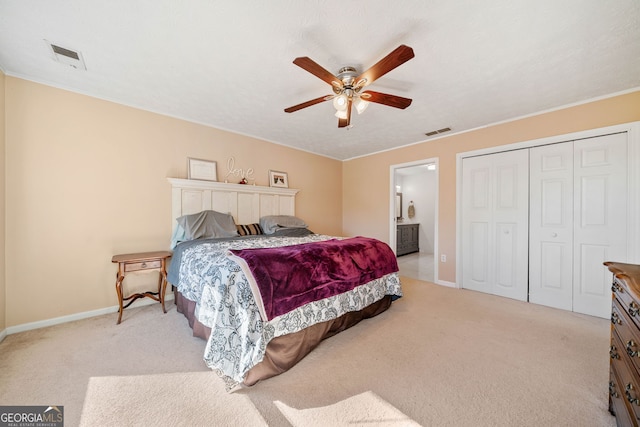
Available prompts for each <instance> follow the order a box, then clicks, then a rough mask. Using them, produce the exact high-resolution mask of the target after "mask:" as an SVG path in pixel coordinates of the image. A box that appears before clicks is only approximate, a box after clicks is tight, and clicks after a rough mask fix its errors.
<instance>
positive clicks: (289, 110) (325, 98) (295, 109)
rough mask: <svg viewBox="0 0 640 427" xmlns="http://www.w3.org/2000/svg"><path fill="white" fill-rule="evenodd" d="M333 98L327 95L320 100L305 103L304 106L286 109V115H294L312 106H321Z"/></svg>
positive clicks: (299, 105)
mask: <svg viewBox="0 0 640 427" xmlns="http://www.w3.org/2000/svg"><path fill="white" fill-rule="evenodd" d="M332 98H333V95H325V96H321V97H320V98H316V99H312V100H310V101H307V102H303V103H302V104H298V105H294V106H293V107H289V108H285V109H284V112H285V113H293V112H294V111H298V110H302V109H303V108H307V107H311V106H312V105H316V104H319V103H321V102H324V101H328V100H330V99H332Z"/></svg>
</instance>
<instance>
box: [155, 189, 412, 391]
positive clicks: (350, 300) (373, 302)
mask: <svg viewBox="0 0 640 427" xmlns="http://www.w3.org/2000/svg"><path fill="white" fill-rule="evenodd" d="M170 182H171V184H172V186H173V204H172V206H173V209H172V217H173V218H174V220H173V235H172V242H171V245H172V247H173V251H174V252H173V258H172V261H171V265H170V268H169V274H168V280H169V282H170V283H171V284H172V285H173V286H174V297H175V302H176V305H177V308H178V311H179V312H181V313H182V314H184V315H185V316H186V317H187V319H188V322H189V325H190V326H191V328H192V329H193V334H194V335H195V336H198V337H201V338H203V339H204V340H206V346H205V351H204V361H205V363H206V364H207V366H208V367H210V368H211V369H212V370H214V371H215V372H216V373H217V374H218V375H219V376H220V377H221V378H222V379H223V380H224V381H225V383H226V387H227V390H229V391H232V390H234V389H236V388H238V387H242V386H251V385H254V384H256V383H257V382H258V381H260V380H263V379H266V378H269V377H272V376H274V375H278V374H280V373H282V372H285V371H287V370H288V369H290V368H291V367H292V366H294V365H295V364H296V363H297V362H298V361H300V360H301V359H302V358H303V357H304V356H305V355H306V354H308V353H309V352H310V351H312V350H313V349H314V348H315V347H316V346H317V345H318V344H319V343H320V342H321V341H322V340H323V339H325V338H327V337H330V336H332V335H335V334H336V333H339V332H341V331H343V330H345V329H347V328H349V327H351V326H353V325H355V324H357V323H358V322H360V321H361V320H363V319H366V318H370V317H373V316H376V315H378V314H380V313H382V312H384V311H385V310H387V309H388V308H389V307H390V305H391V302H392V301H393V300H395V299H397V298H399V297H401V296H402V289H401V286H400V280H399V277H398V273H397V271H398V267H397V262H396V259H395V255H394V254H393V252H392V251H391V249H390V248H389V247H388V245H386V244H385V243H383V242H380V241H378V240H376V239H370V238H367V237H362V236H356V237H352V238H343V237H335V236H327V235H321V234H315V233H313V232H311V231H310V230H309V229H308V228H307V226H306V224H305V223H304V221H303V220H301V219H300V218H297V217H296V216H295V210H294V207H295V195H296V193H297V190H292V189H281V188H271V187H259V186H248V185H238V184H225V183H217V182H216V183H213V182H202V181H193V180H179V179H170ZM285 260H286V261H285ZM305 266H306V268H305ZM291 291H294V292H293V293H292V292H291Z"/></svg>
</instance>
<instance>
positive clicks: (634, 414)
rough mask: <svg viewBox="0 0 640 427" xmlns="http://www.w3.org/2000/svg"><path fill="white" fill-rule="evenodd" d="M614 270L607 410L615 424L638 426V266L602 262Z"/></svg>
mask: <svg viewBox="0 0 640 427" xmlns="http://www.w3.org/2000/svg"><path fill="white" fill-rule="evenodd" d="M604 265H606V266H607V267H608V268H609V271H611V272H612V273H613V284H612V286H611V290H612V291H613V296H612V304H611V305H612V306H611V346H610V347H609V356H610V359H609V411H610V412H611V413H612V414H614V415H615V416H616V422H617V424H618V426H638V425H640V265H636V264H623V263H618V262H605V263H604Z"/></svg>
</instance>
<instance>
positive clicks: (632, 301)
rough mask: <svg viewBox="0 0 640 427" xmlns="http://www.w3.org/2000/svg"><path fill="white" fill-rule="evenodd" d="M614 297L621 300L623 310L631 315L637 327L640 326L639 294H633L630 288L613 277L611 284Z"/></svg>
mask: <svg viewBox="0 0 640 427" xmlns="http://www.w3.org/2000/svg"><path fill="white" fill-rule="evenodd" d="M611 290H612V291H613V295H614V297H615V298H616V299H617V300H618V301H619V302H620V306H621V307H622V310H623V311H624V312H625V313H626V314H627V315H628V316H629V318H630V319H631V320H632V321H633V323H634V324H635V325H636V327H637V328H640V304H639V303H638V300H639V298H638V295H635V294H632V293H631V291H630V290H629V288H627V287H626V286H625V285H624V284H622V283H621V282H620V281H619V280H618V279H617V278H614V279H613V284H612V285H611Z"/></svg>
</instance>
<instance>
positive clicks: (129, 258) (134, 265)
mask: <svg viewBox="0 0 640 427" xmlns="http://www.w3.org/2000/svg"><path fill="white" fill-rule="evenodd" d="M171 255H172V253H171V252H170V251H157V252H141V253H137V254H120V255H114V256H113V258H111V262H117V263H118V273H117V275H116V293H117V294H118V305H119V307H120V308H119V309H118V323H117V324H118V325H119V324H120V322H121V321H122V312H123V311H124V309H125V308H127V307H129V306H130V305H131V303H133V302H134V301H135V300H137V299H138V298H144V297H147V298H151V299H153V300H156V301H158V302H160V304H161V305H162V311H163V312H165V313H166V312H167V310H166V309H165V308H164V293H165V290H166V289H167V259H169V258H170V257H171ZM141 270H158V271H159V272H160V277H159V279H158V292H143V293H136V294H132V295H129V296H128V297H126V298H125V297H124V296H123V295H122V281H123V280H124V276H125V275H126V274H127V273H131V272H134V271H141ZM128 300H131V301H129V302H128V303H127V305H125V306H123V305H122V303H123V302H124V301H128Z"/></svg>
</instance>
